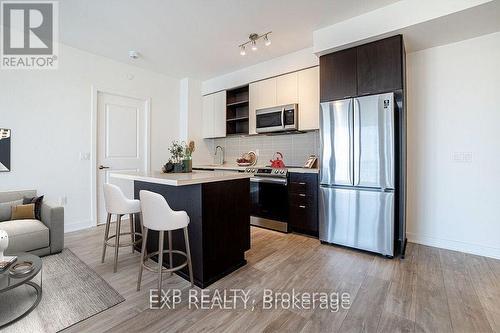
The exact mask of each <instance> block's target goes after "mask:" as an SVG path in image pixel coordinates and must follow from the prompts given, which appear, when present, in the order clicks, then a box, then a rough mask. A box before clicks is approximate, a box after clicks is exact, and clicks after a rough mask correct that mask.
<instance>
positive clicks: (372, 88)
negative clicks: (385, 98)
mask: <svg viewBox="0 0 500 333" xmlns="http://www.w3.org/2000/svg"><path fill="white" fill-rule="evenodd" d="M402 60H403V39H402V36H401V35H397V36H394V37H389V38H386V39H382V40H379V41H376V42H373V43H369V44H365V45H361V46H359V47H357V77H358V96H363V95H370V94H376V93H382V92H388V91H394V90H398V89H403V70H402V66H403V63H402Z"/></svg>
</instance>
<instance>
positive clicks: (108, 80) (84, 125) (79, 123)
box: [0, 45, 179, 230]
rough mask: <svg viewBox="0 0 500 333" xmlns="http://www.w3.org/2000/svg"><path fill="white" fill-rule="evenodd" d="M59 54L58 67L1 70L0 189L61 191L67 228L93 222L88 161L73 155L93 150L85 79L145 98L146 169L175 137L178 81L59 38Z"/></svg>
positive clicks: (50, 194)
mask: <svg viewBox="0 0 500 333" xmlns="http://www.w3.org/2000/svg"><path fill="white" fill-rule="evenodd" d="M59 59H60V60H59V61H60V62H59V69H58V70H52V71H5V70H0V127H6V128H10V129H12V161H11V162H12V172H9V173H0V190H6V189H23V188H36V189H37V190H38V191H39V193H40V194H45V195H46V197H47V198H48V199H49V200H52V201H53V200H55V201H57V200H59V198H60V197H63V196H66V197H67V205H66V207H65V223H66V229H67V230H71V229H75V228H81V227H85V226H88V225H91V224H92V223H93V222H91V213H90V199H91V194H90V185H91V184H90V161H87V160H84V161H81V160H80V159H79V153H80V152H84V153H86V152H90V150H91V119H90V114H91V85H96V86H97V87H99V88H100V89H104V90H107V91H110V92H118V93H123V94H130V95H132V96H137V97H141V98H143V97H144V98H147V97H151V101H152V102H151V110H152V112H151V138H152V139H151V168H152V169H160V167H161V165H162V163H163V162H165V161H166V160H167V158H168V151H167V147H168V145H169V144H170V142H171V141H172V140H174V139H178V137H179V126H178V123H179V80H177V79H173V78H170V77H167V76H164V75H160V74H156V73H153V72H149V71H146V70H142V69H139V68H137V67H135V66H130V65H127V64H123V63H118V62H116V61H113V60H110V59H107V58H104V57H100V56H96V55H93V54H90V53H87V52H84V51H81V50H78V49H75V48H71V47H68V46H64V45H61V46H60V55H59ZM130 74H132V75H133V76H134V78H133V79H132V80H129V79H128V78H127V76H128V75H130Z"/></svg>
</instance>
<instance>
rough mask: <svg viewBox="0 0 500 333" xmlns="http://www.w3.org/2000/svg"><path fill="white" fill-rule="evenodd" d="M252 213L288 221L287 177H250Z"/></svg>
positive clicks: (265, 217)
mask: <svg viewBox="0 0 500 333" xmlns="http://www.w3.org/2000/svg"><path fill="white" fill-rule="evenodd" d="M250 200H251V208H250V214H251V215H252V216H256V217H261V218H264V219H269V220H275V221H280V222H287V221H288V187H287V181H286V179H275V178H266V177H253V178H250Z"/></svg>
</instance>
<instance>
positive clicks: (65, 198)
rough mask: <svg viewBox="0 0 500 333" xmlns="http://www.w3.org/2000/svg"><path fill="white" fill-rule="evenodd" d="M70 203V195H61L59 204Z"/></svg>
mask: <svg viewBox="0 0 500 333" xmlns="http://www.w3.org/2000/svg"><path fill="white" fill-rule="evenodd" d="M67 203H68V197H67V196H65V195H64V196H62V197H59V205H60V206H66V204H67Z"/></svg>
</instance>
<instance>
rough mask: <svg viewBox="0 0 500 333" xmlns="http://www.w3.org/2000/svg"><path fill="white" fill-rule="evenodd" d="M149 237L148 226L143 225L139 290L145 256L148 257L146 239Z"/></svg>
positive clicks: (138, 279) (138, 280) (139, 288)
mask: <svg viewBox="0 0 500 333" xmlns="http://www.w3.org/2000/svg"><path fill="white" fill-rule="evenodd" d="M147 239H148V228H146V227H142V250H141V261H140V263H139V277H138V278H137V291H139V290H141V280H142V271H143V264H144V258H145V257H146V241H147Z"/></svg>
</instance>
